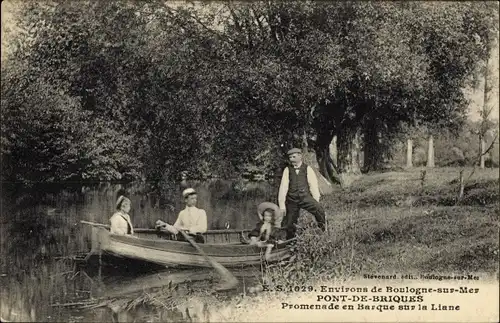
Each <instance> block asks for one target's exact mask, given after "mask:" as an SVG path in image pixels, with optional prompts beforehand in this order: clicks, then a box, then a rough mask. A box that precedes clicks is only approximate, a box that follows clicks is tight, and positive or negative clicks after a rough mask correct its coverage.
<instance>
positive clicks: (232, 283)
mask: <svg viewBox="0 0 500 323" xmlns="http://www.w3.org/2000/svg"><path fill="white" fill-rule="evenodd" d="M179 232H180V233H181V234H182V235H183V236H184V238H185V239H186V240H187V241H188V242H189V243H190V244H191V245H192V246H193V247H194V248H195V249H196V250H197V251H198V252H199V253H200V254H201V255H202V256H203V257H204V258H205V260H206V261H207V262H208V263H209V264H210V265H211V266H212V267H213V268H214V269H215V270H216V271H217V272H218V273H219V275H221V277H222V278H223V279H224V280H225V281H226V282H227V285H224V286H221V287H219V288H217V290H225V289H232V288H234V287H236V285H238V279H236V277H234V275H233V274H232V273H231V272H230V271H229V270H227V268H226V267H224V266H222V265H221V264H220V263H218V262H217V261H215V260H214V259H213V258H211V257H209V256H208V255H207V254H206V253H205V252H204V251H203V250H202V249H201V248H200V246H199V245H198V244H197V243H196V242H194V240H193V238H191V237H190V236H189V235H188V234H187V233H186V232H184V231H183V230H179Z"/></svg>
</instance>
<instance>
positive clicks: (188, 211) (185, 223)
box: [156, 188, 208, 243]
mask: <svg viewBox="0 0 500 323" xmlns="http://www.w3.org/2000/svg"><path fill="white" fill-rule="evenodd" d="M182 196H183V197H184V201H185V202H186V208H185V209H184V210H182V211H181V212H180V213H179V216H178V217H177V221H175V223H174V225H169V224H167V223H164V222H163V221H160V220H158V221H157V222H156V225H157V226H160V227H164V228H165V229H167V231H169V232H170V233H173V234H178V233H179V230H183V231H186V233H187V234H189V235H190V236H192V237H193V239H194V241H195V242H197V243H204V242H205V239H204V238H203V236H202V234H203V233H205V232H207V227H208V224H207V213H206V212H205V210H203V209H199V208H197V207H196V202H197V199H198V197H197V194H196V191H195V190H194V189H193V188H187V189H185V190H184V191H183V192H182ZM178 240H179V241H184V236H182V235H179V236H178Z"/></svg>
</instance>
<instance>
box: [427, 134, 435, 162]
mask: <svg viewBox="0 0 500 323" xmlns="http://www.w3.org/2000/svg"><path fill="white" fill-rule="evenodd" d="M427 167H434V137H433V136H432V135H430V136H429V147H428V148H427Z"/></svg>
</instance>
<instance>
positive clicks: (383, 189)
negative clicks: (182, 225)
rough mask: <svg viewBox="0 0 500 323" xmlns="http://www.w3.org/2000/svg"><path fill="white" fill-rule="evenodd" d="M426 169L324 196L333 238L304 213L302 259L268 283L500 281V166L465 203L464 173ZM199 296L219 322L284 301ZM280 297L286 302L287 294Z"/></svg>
mask: <svg viewBox="0 0 500 323" xmlns="http://www.w3.org/2000/svg"><path fill="white" fill-rule="evenodd" d="M422 170H423V169H418V168H416V169H413V170H411V171H400V172H387V173H375V174H369V175H366V176H364V177H362V178H361V179H360V180H358V181H357V182H354V183H353V184H352V185H351V187H349V189H347V190H343V191H342V190H340V189H336V190H335V191H334V192H333V193H332V194H331V195H329V196H325V197H323V200H322V204H323V205H324V207H325V210H326V212H327V216H328V233H327V234H319V233H318V232H317V231H316V229H315V228H314V224H313V222H314V221H313V220H312V217H311V216H309V215H306V216H301V219H300V221H299V225H300V227H301V228H300V229H299V230H300V231H301V232H302V235H301V236H300V237H299V239H298V241H297V245H296V247H295V256H296V258H295V261H294V262H290V263H288V264H286V265H282V266H276V265H271V266H268V267H267V268H265V269H264V271H263V272H262V275H261V277H260V280H261V282H265V283H266V284H268V285H271V287H272V286H273V285H277V284H289V283H290V282H293V284H294V285H300V284H307V285H310V284H318V283H319V282H328V284H329V285H330V286H331V285H332V282H334V281H337V282H342V281H346V280H350V279H353V278H354V277H356V276H358V275H361V274H364V273H373V274H384V273H387V274H392V273H398V274H402V273H404V274H406V273H425V274H432V273H434V274H456V273H480V274H486V275H489V276H495V277H496V279H498V274H499V267H498V260H499V239H498V237H499V223H500V222H499V203H498V201H499V199H498V197H499V194H498V169H486V170H476V172H475V174H474V176H473V177H472V178H471V179H470V181H469V182H467V183H466V189H465V195H464V198H463V200H462V201H461V204H460V205H459V206H455V204H456V203H455V202H456V200H455V199H456V196H457V193H458V190H459V181H458V178H459V169H458V168H436V169H432V170H427V172H426V176H425V180H424V181H422V180H421V175H422ZM470 171H471V170H470V169H467V170H466V171H465V175H466V176H467V175H468V174H469V172H470ZM163 292H164V291H163ZM151 296H152V297H153V299H156V300H157V301H158V300H161V299H165V297H170V296H171V294H168V293H167V294H162V291H157V292H156V293H155V294H149V297H151ZM142 297H143V298H142V299H145V298H144V296H142ZM193 297H194V298H196V299H201V302H202V303H204V304H205V305H206V306H208V307H209V308H212V309H215V308H217V310H213V311H211V314H210V315H211V320H212V321H233V322H237V321H240V322H241V321H248V320H262V319H263V320H265V317H264V318H262V317H260V318H259V317H258V315H256V314H255V313H258V312H259V311H261V310H262V311H263V312H266V309H268V308H269V306H270V304H271V303H275V302H276V299H278V297H277V296H276V295H275V294H274V293H271V292H263V293H260V294H258V295H255V294H254V295H251V294H248V293H247V291H243V293H242V295H240V296H239V297H224V296H216V295H207V294H206V292H204V291H202V290H200V291H198V292H197V293H195V296H193ZM279 298H280V299H283V294H282V293H281V294H280V297H279ZM150 300H151V299H150ZM168 300H169V301H170V302H174V303H176V304H181V303H183V302H185V300H184V299H183V300H182V301H180V300H179V302H177V300H176V299H175V298H174V299H172V298H168ZM188 302H189V300H188ZM147 303H148V304H149V305H153V304H154V302H151V301H150V302H147ZM170 304H171V303H170ZM182 308H183V307H182ZM153 312H154V313H156V314H155V315H156V316H155V317H153V316H151V312H149V314H148V315H149V319H150V320H152V321H160V320H163V321H168V320H169V318H171V319H173V318H175V319H179V316H175V315H174V316H172V315H173V314H168V313H167V312H165V311H163V312H162V309H161V308H160V307H159V306H156V311H153ZM129 313H131V312H129ZM158 313H163V314H162V315H160V314H158ZM169 313H171V312H169ZM200 313H201V312H200ZM273 313H275V312H273ZM142 314H143V315H146V314H145V313H142ZM197 315H198V314H197ZM200 315H201V314H200ZM203 315H206V313H205V314H203ZM160 318H161V319H160ZM136 319H137V317H136Z"/></svg>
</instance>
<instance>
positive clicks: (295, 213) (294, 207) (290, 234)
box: [284, 193, 325, 240]
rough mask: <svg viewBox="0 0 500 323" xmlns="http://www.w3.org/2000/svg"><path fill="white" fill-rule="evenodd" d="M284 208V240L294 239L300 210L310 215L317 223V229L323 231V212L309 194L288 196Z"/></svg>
mask: <svg viewBox="0 0 500 323" xmlns="http://www.w3.org/2000/svg"><path fill="white" fill-rule="evenodd" d="M285 207H286V217H285V221H284V222H285V223H286V231H287V232H286V238H287V240H288V239H292V238H294V237H295V232H296V230H297V229H296V227H295V225H296V224H297V222H298V220H299V215H300V209H304V210H306V211H307V212H309V213H311V214H312V215H313V216H314V218H315V219H316V221H317V222H318V227H319V228H320V229H322V230H323V231H325V210H324V209H323V207H322V206H321V205H320V204H319V203H318V201H316V200H315V199H314V198H313V197H312V195H311V194H307V193H306V194H301V196H290V195H288V196H287V197H286V201H285Z"/></svg>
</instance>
